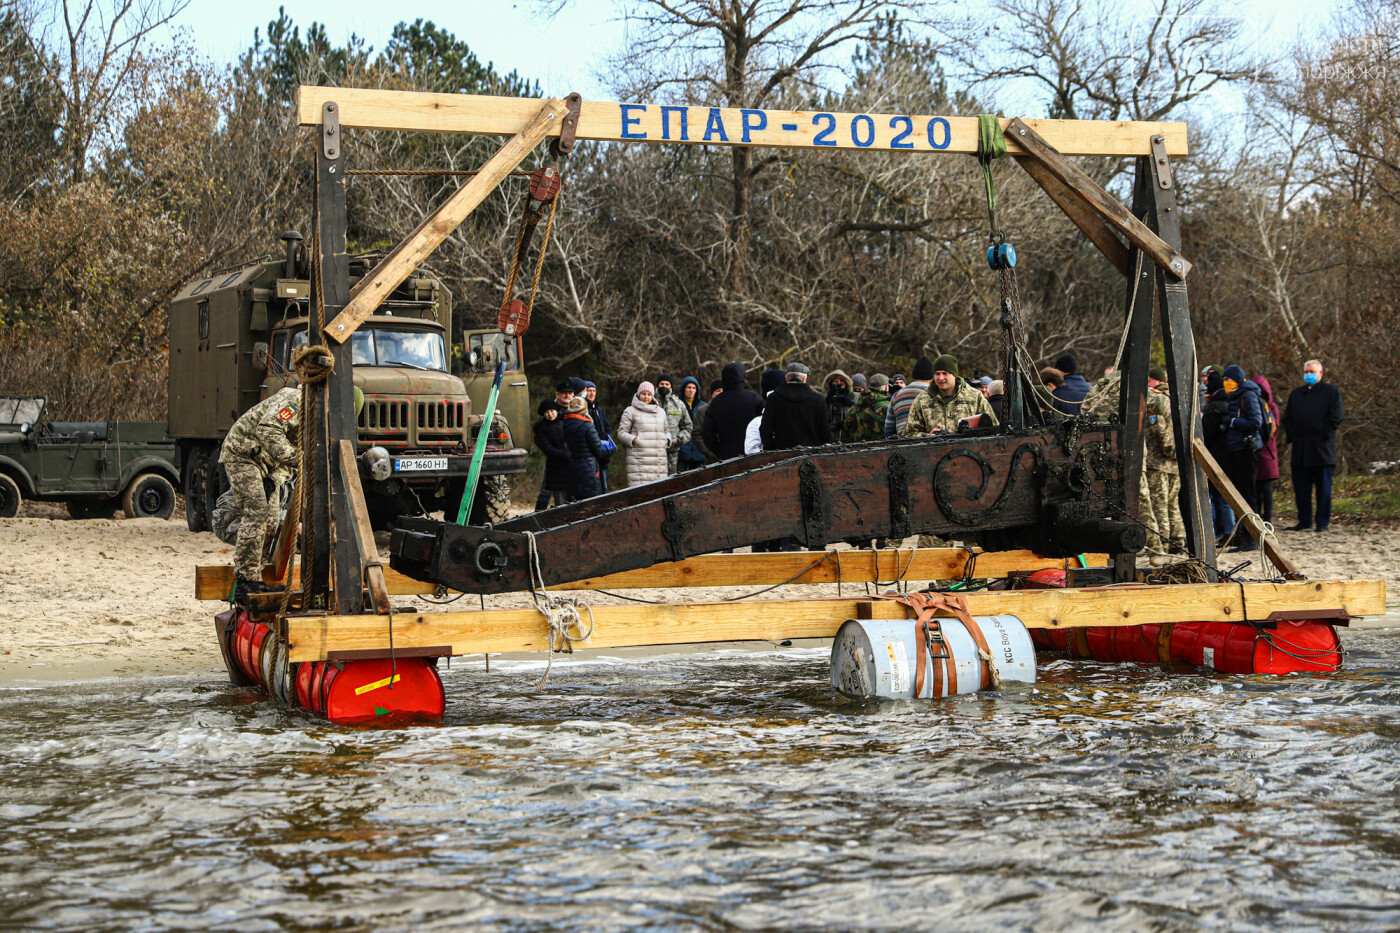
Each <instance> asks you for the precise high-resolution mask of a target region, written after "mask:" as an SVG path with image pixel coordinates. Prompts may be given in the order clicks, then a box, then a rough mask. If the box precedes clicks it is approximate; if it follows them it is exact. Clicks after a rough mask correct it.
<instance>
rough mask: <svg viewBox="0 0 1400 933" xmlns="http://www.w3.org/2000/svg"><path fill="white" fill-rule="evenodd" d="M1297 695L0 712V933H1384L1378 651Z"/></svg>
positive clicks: (200, 705) (1170, 686)
mask: <svg viewBox="0 0 1400 933" xmlns="http://www.w3.org/2000/svg"><path fill="white" fill-rule="evenodd" d="M1345 642H1346V645H1347V648H1348V651H1349V653H1350V656H1349V659H1348V662H1347V667H1346V670H1345V671H1344V672H1343V673H1341V674H1338V675H1331V676H1298V677H1290V678H1272V677H1235V676H1227V675H1221V674H1214V673H1210V672H1203V671H1198V672H1194V673H1177V674H1171V673H1166V672H1163V671H1161V670H1157V669H1145V668H1137V667H1132V666H1127V665H1108V664H1098V663H1095V662H1089V661H1070V660H1065V659H1058V660H1056V659H1054V657H1053V656H1045V655H1042V656H1041V676H1040V682H1039V683H1038V684H1037V685H1036V687H1035V688H1033V689H1032V688H1028V687H1027V688H1021V689H1017V690H1010V691H1008V692H1006V693H1004V694H1000V695H980V696H969V697H962V698H957V699H954V700H951V701H934V702H908V701H905V702H859V703H858V702H853V701H848V700H844V699H842V698H840V697H839V696H836V695H834V694H833V692H832V690H831V688H830V686H829V685H828V683H827V661H826V658H827V652H826V650H825V649H805V648H790V649H782V650H774V651H771V652H760V653H753V652H739V651H730V652H723V651H715V652H709V653H705V654H669V655H661V656H654V657H647V658H628V659H617V658H603V659H591V660H581V661H573V662H571V663H563V664H556V665H555V667H554V671H553V674H552V675H551V677H550V680H549V684H548V686H547V687H546V688H545V689H544V690H543V691H541V692H540V693H533V692H531V691H532V689H533V686H534V683H535V681H536V680H537V679H538V676H539V674H540V667H539V666H538V665H536V664H534V663H532V662H511V663H499V662H493V664H492V670H491V671H490V672H489V673H488V672H486V671H484V670H483V669H482V664H481V660H480V659H479V658H478V659H473V660H471V661H470V662H467V663H464V661H465V659H458V661H457V663H456V664H455V665H454V666H453V669H452V670H451V671H449V672H446V674H445V681H446V684H447V694H448V697H447V709H448V715H447V718H446V721H445V722H443V723H442V724H441V725H437V726H421V727H411V728H401V729H391V730H372V729H364V730H360V729H346V728H336V727H331V726H328V725H326V724H325V723H323V722H319V721H315V720H311V719H308V718H305V717H303V716H301V715H299V714H296V713H292V712H289V711H286V710H284V709H280V708H278V707H276V706H274V705H273V704H271V703H268V702H265V701H261V700H259V699H258V697H257V695H256V694H252V693H249V692H247V691H241V690H236V689H233V688H230V687H228V686H226V685H223V684H221V683H218V682H216V681H214V680H212V679H210V678H202V677H201V678H192V677H180V678H164V679H160V680H155V681H139V680H110V681H102V682H96V683H82V684H73V685H66V686H51V685H45V686H42V687H34V688H25V687H9V688H5V689H3V690H0V697H2V698H3V700H4V703H5V707H6V709H5V719H4V723H5V725H4V728H3V729H0V829H2V830H3V832H0V928H4V929H39V930H47V929H54V930H94V929H101V930H170V929H213V930H223V929H227V930H239V931H259V930H282V929H293V930H296V929H306V930H322V929H337V930H433V929H454V930H455V929H463V928H466V927H468V926H470V927H471V928H472V929H477V930H507V929H544V930H554V929H570V930H628V929H674V930H691V929H699V930H770V929H801V930H810V929H832V930H845V929H886V930H912V929H939V930H986V929H991V928H1022V929H1026V928H1032V927H1034V928H1036V929H1076V928H1081V927H1087V926H1090V925H1092V926H1094V927H1096V928H1099V929H1128V930H1143V929H1164V930H1175V929H1202V928H1206V929H1238V928H1249V927H1268V928H1271V929H1280V928H1300V929H1328V928H1347V929H1395V928H1397V927H1400V673H1397V672H1400V630H1394V629H1392V630H1380V631H1358V632H1354V633H1347V634H1346V636H1345Z"/></svg>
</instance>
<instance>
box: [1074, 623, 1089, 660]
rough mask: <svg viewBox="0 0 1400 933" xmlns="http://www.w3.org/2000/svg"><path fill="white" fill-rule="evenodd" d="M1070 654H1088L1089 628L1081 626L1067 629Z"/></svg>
mask: <svg viewBox="0 0 1400 933" xmlns="http://www.w3.org/2000/svg"><path fill="white" fill-rule="evenodd" d="M1069 649H1070V654H1072V655H1074V656H1075V657H1077V658H1087V657H1088V656H1089V630H1088V629H1085V628H1083V627H1080V628H1072V629H1070V630H1069Z"/></svg>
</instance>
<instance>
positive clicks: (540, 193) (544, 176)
mask: <svg viewBox="0 0 1400 933" xmlns="http://www.w3.org/2000/svg"><path fill="white" fill-rule="evenodd" d="M562 183H563V178H562V177H561V176H560V174H559V172H558V171H556V170H555V168H554V166H552V165H544V166H541V167H540V168H537V169H535V170H534V171H533V172H531V173H530V197H532V198H534V199H535V200H536V201H553V200H554V196H555V195H557V194H558V193H559V187H560V185H561V184H562Z"/></svg>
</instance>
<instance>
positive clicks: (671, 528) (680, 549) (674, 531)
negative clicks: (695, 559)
mask: <svg viewBox="0 0 1400 933" xmlns="http://www.w3.org/2000/svg"><path fill="white" fill-rule="evenodd" d="M661 508H662V512H663V514H664V515H665V516H666V517H665V518H664V519H663V520H662V522H661V537H663V538H665V539H666V543H667V544H669V545H670V546H671V560H685V519H683V518H681V513H680V510H679V509H678V508H677V507H676V499H675V497H674V496H669V497H667V498H665V499H662V500H661Z"/></svg>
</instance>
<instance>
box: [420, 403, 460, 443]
mask: <svg viewBox="0 0 1400 933" xmlns="http://www.w3.org/2000/svg"><path fill="white" fill-rule="evenodd" d="M466 422H467V406H466V404H465V403H463V402H419V403H418V433H419V434H422V433H424V432H429V433H441V432H443V431H456V432H457V433H458V434H459V435H460V434H461V431H462V425H464V424H466Z"/></svg>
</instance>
